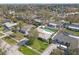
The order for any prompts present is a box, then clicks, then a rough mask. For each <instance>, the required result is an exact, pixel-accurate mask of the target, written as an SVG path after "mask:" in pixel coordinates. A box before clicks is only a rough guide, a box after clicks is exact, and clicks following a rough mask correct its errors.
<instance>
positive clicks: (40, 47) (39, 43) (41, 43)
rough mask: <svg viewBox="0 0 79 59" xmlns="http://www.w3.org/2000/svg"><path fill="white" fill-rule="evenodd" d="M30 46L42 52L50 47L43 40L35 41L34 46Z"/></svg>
mask: <svg viewBox="0 0 79 59" xmlns="http://www.w3.org/2000/svg"><path fill="white" fill-rule="evenodd" d="M30 46H31V47H32V48H34V49H36V50H38V51H40V52H43V51H44V50H45V49H46V48H47V47H48V43H47V42H45V41H42V40H38V39H35V40H34V41H33V44H31V45H30Z"/></svg>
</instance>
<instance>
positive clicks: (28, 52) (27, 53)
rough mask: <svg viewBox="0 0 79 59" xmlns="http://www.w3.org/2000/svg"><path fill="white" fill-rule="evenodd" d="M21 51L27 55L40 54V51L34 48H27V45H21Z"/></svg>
mask: <svg viewBox="0 0 79 59" xmlns="http://www.w3.org/2000/svg"><path fill="white" fill-rule="evenodd" d="M19 51H21V52H22V53H23V54H25V55H38V53H36V52H34V51H33V50H31V49H29V48H27V47H26V46H20V48H19Z"/></svg>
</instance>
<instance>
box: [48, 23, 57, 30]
mask: <svg viewBox="0 0 79 59" xmlns="http://www.w3.org/2000/svg"><path fill="white" fill-rule="evenodd" d="M57 26H58V24H56V23H48V27H50V28H55V29H56V28H57Z"/></svg>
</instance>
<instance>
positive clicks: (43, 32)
mask: <svg viewBox="0 0 79 59" xmlns="http://www.w3.org/2000/svg"><path fill="white" fill-rule="evenodd" d="M44 27H45V26H39V27H38V28H37V31H38V33H39V38H42V39H44V40H46V41H47V40H48V39H49V38H50V37H51V35H52V34H54V32H53V31H50V29H45V28H44Z"/></svg>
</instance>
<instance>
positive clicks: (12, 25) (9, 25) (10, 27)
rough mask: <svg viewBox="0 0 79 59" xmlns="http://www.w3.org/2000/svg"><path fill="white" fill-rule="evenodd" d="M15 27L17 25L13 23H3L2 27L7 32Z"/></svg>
mask: <svg viewBox="0 0 79 59" xmlns="http://www.w3.org/2000/svg"><path fill="white" fill-rule="evenodd" d="M16 25H17V23H13V22H6V23H4V27H5V28H6V29H9V30H11V29H12V28H13V27H14V26H16Z"/></svg>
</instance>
